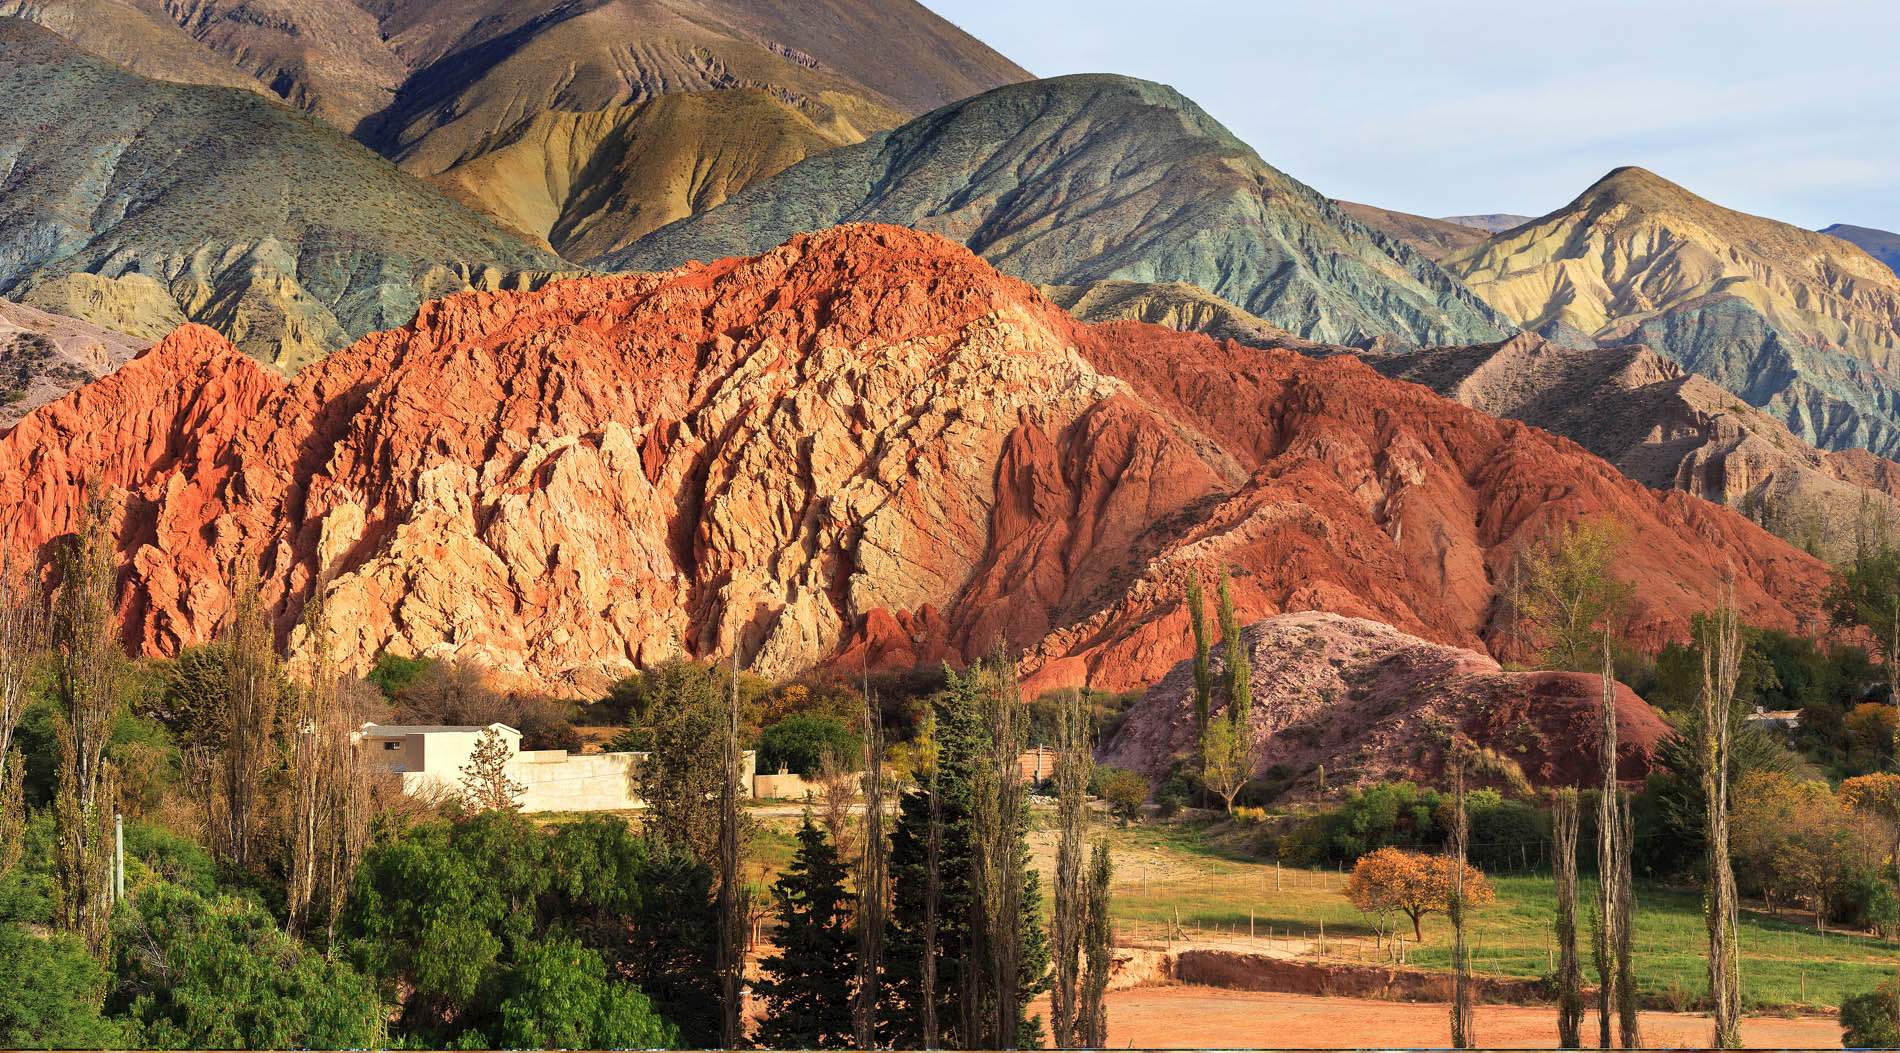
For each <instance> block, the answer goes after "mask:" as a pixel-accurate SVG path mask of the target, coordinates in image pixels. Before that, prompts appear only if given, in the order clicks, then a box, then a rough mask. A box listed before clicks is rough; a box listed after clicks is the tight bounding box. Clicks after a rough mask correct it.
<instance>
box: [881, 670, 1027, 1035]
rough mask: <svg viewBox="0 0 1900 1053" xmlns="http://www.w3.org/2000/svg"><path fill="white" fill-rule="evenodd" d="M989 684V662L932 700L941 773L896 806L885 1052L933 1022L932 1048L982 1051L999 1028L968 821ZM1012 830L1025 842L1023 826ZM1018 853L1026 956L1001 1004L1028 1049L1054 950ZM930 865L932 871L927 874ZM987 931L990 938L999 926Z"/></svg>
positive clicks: (984, 741)
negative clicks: (1011, 1013) (1010, 1007)
mask: <svg viewBox="0 0 1900 1053" xmlns="http://www.w3.org/2000/svg"><path fill="white" fill-rule="evenodd" d="M990 675H991V672H990V670H989V667H988V665H987V663H985V664H983V665H980V666H978V667H976V668H973V669H971V670H970V671H968V672H966V673H961V674H956V673H953V674H951V675H950V676H949V677H948V678H947V679H948V684H947V685H946V687H945V688H944V690H942V691H940V692H938V693H937V694H935V695H934V696H932V697H931V699H930V702H929V704H930V706H931V708H932V711H933V713H934V717H933V718H932V720H933V724H932V725H931V742H932V747H931V749H930V751H929V752H930V753H931V754H932V755H934V758H935V763H934V765H933V766H934V769H935V774H934V777H928V778H926V780H925V782H924V783H923V784H922V785H921V786H919V787H918V788H916V789H914V790H913V791H912V792H910V793H907V794H905V795H904V797H903V799H902V800H901V801H900V814H899V818H898V821H897V825H896V828H895V830H894V831H893V837H892V839H891V841H892V844H891V886H892V890H893V892H894V894H895V895H894V899H893V904H892V912H891V927H890V940H889V943H888V946H887V948H886V955H885V963H886V964H885V991H886V994H885V997H884V1000H883V1001H884V1004H883V1006H882V1007H881V1008H883V1010H884V1022H883V1031H884V1044H886V1045H891V1046H896V1047H899V1048H912V1047H917V1046H920V1045H923V1044H924V1041H923V1036H924V1032H925V1025H926V1024H927V1023H933V1024H934V1026H935V1028H936V1033H935V1039H936V1041H934V1042H932V1043H930V1045H932V1046H939V1047H941V1046H949V1047H952V1048H956V1047H964V1048H969V1047H975V1046H978V1045H980V1044H981V1043H982V1042H983V1037H982V1036H983V1033H984V1029H986V1028H988V1027H989V1026H990V1025H991V1024H992V1023H993V1020H994V1013H993V1007H986V1004H985V1001H984V998H985V995H986V994H987V993H988V992H990V991H994V990H996V989H997V988H996V987H995V986H994V985H993V984H992V982H991V981H990V980H989V979H988V978H987V977H986V976H985V975H984V970H985V969H986V968H987V966H986V964H985V955H984V954H982V953H979V951H978V949H977V948H978V946H979V944H978V940H979V934H978V932H977V915H978V912H979V910H981V909H982V908H981V907H980V906H979V904H978V901H977V898H976V890H975V878H976V875H977V873H978V871H977V868H976V866H975V864H974V856H975V840H976V833H975V824H974V820H973V814H972V813H973V805H974V797H975V790H974V782H975V780H976V776H977V770H978V768H979V766H980V765H983V764H985V763H986V759H989V760H993V759H994V753H993V747H992V746H991V745H990V743H989V741H988V740H989V736H990V728H989V724H988V721H987V720H986V719H984V714H985V712H986V710H985V705H986V703H985V702H984V700H983V699H982V698H981V697H980V693H981V692H985V691H988V690H990V689H991V688H990V686H989V685H988V684H986V682H985V679H986V678H987V677H988V676H990ZM933 783H934V785H935V787H936V790H937V793H936V794H935V795H934V798H935V806H934V808H933V803H932V800H933V795H932V794H931V793H930V792H929V789H930V787H931V786H932V785H933ZM933 815H934V816H935V818H934V819H933ZM1025 818H1026V817H1025ZM1016 825H1017V828H1018V830H1019V832H1020V833H1022V834H1024V835H1026V830H1024V828H1023V824H1022V822H1021V821H1019V822H1018V823H1017V824H1016ZM933 831H934V833H935V835H936V836H935V837H934V838H933V836H932V835H933ZM933 845H934V848H933ZM1017 851H1018V853H1019V854H1020V856H1021V861H1022V867H1023V869H1022V891H1021V893H1020V894H1019V896H1018V897H1017V913H1016V918H1017V924H1016V932H1017V938H1018V939H1019V940H1020V946H1021V956H1020V958H1019V960H1018V972H1017V985H1016V989H1015V996H1014V998H1013V999H1011V998H1010V997H1009V996H1008V994H1007V992H1005V994H1004V1000H1005V1002H1006V1004H1007V1003H1009V1002H1013V1003H1014V1007H1015V1018H1016V1020H1017V1028H1016V1034H1017V1036H1019V1039H1018V1040H1019V1041H1020V1042H1022V1043H1025V1044H1026V1043H1030V1042H1033V1041H1034V1040H1035V1039H1036V1036H1038V1035H1039V1034H1040V1033H1041V1030H1042V1025H1041V1022H1040V1020H1038V1019H1036V1018H1035V1017H1034V1016H1032V1014H1031V1008H1032V1006H1033V1005H1034V1003H1035V1000H1036V998H1037V996H1038V995H1040V994H1041V993H1042V991H1044V990H1046V989H1047V975H1048V970H1049V949H1048V942H1047V939H1046V938H1045V936H1044V930H1043V923H1042V917H1041V899H1042V897H1041V891H1040V884H1039V879H1038V876H1037V874H1036V872H1035V871H1034V870H1031V869H1028V867H1027V855H1028V845H1027V842H1026V839H1025V837H1019V839H1018V841H1017ZM933 856H934V857H935V858H936V865H935V866H931V865H930V861H931V858H932V857H933ZM933 874H934V875H936V877H935V879H934V881H933V879H932V876H931V875H933ZM933 892H934V895H932V893H933ZM933 903H934V904H935V905H936V909H935V911H934V912H933V911H932V910H931V905H932V904H933ZM933 915H934V916H933ZM933 922H934V924H933ZM989 931H990V932H991V933H994V932H995V931H996V927H994V926H992V927H991V928H990V930H989ZM926 934H929V935H933V936H934V940H931V941H930V942H928V943H926V942H925V936H926ZM929 969H934V970H935V975H934V977H933V978H931V981H932V982H931V983H930V984H928V985H926V984H925V980H926V978H927V970H929ZM926 991H928V992H929V996H927V995H926ZM927 997H928V1001H926V998H927Z"/></svg>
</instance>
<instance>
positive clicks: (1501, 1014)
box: [1108, 986, 1841, 1049]
mask: <svg viewBox="0 0 1900 1053" xmlns="http://www.w3.org/2000/svg"><path fill="white" fill-rule="evenodd" d="M1709 1026H1710V1025H1709V1019H1708V1018H1707V1017H1705V1016H1697V1015H1695V1014H1690V1013H1644V1014H1643V1037H1644V1039H1645V1040H1646V1041H1647V1043H1648V1044H1649V1046H1650V1047H1651V1048H1693V1047H1700V1046H1706V1045H1707V1044H1708V1041H1709ZM1473 1031H1474V1032H1475V1037H1476V1038H1477V1041H1478V1044H1479V1045H1480V1046H1482V1047H1486V1048H1506V1049H1526V1048H1543V1049H1548V1048H1550V1047H1551V1046H1552V1045H1554V1044H1555V1042H1556V1011H1555V1010H1553V1009H1548V1008H1541V1007H1535V1006H1511V1005H1481V1006H1478V1007H1477V1008H1476V1009H1475V1010H1474V1011H1473ZM1583 1031H1584V1036H1585V1038H1586V1039H1588V1038H1590V1037H1591V1036H1593V1035H1595V1033H1596V1018H1595V1017H1594V1016H1593V1015H1590V1016H1586V1017H1585V1018H1584V1026H1583ZM1742 1039H1743V1041H1744V1042H1746V1043H1747V1045H1748V1046H1749V1047H1750V1048H1809V1049H1812V1048H1824V1049H1838V1048H1840V1044H1841V1028H1840V1025H1839V1024H1837V1023H1835V1022H1834V1021H1833V1020H1831V1019H1828V1018H1826V1017H1750V1018H1749V1019H1747V1020H1746V1021H1744V1022H1743V1024H1742ZM1450 1041H1451V1030H1450V1023H1449V1021H1448V1008H1447V1007H1446V1006H1443V1005H1434V1004H1430V1003H1413V1002H1375V1001H1367V1000H1363V999H1357V998H1315V997H1312V996H1308V995H1290V994H1273V993H1268V992H1261V991H1229V990H1223V989H1220V988H1214V987H1188V986H1160V987H1131V988H1127V989H1125V990H1121V991H1111V992H1109V994H1108V1044H1109V1046H1110V1047H1113V1048H1117V1049H1120V1048H1128V1047H1135V1048H1144V1047H1146V1048H1169V1047H1172V1048H1177V1049H1179V1048H1201V1049H1220V1048H1232V1047H1240V1046H1251V1047H1262V1046H1273V1047H1286V1048H1316V1047H1317V1048H1325V1047H1339V1046H1353V1047H1360V1048H1365V1047H1406V1046H1412V1047H1416V1046H1438V1047H1443V1046H1446V1045H1448V1044H1449V1043H1450Z"/></svg>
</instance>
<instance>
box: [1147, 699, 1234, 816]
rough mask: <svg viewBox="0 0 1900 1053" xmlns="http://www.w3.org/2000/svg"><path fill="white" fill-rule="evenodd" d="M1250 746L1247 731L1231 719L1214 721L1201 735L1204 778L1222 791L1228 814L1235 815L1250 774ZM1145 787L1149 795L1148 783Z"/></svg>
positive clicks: (1210, 786) (1210, 787)
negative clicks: (1236, 802) (1237, 798)
mask: <svg viewBox="0 0 1900 1053" xmlns="http://www.w3.org/2000/svg"><path fill="white" fill-rule="evenodd" d="M1251 745H1252V744H1251V742H1249V741H1248V737H1247V733H1246V731H1245V730H1244V729H1242V728H1240V727H1237V726H1236V724H1235V722H1234V721H1231V720H1217V721H1215V722H1213V723H1212V724H1210V725H1208V728H1207V732H1206V733H1205V734H1203V735H1202V736H1201V781H1202V782H1203V783H1204V784H1206V786H1207V788H1208V789H1210V790H1213V791H1214V792H1215V793H1217V794H1220V798H1221V800H1222V801H1223V802H1224V803H1225V804H1226V805H1227V814H1228V815H1232V814H1234V798H1235V797H1237V796H1239V794H1240V791H1241V790H1242V789H1243V788H1245V787H1246V785H1247V778H1248V776H1249V775H1250V774H1251V772H1250V769H1251V767H1252V763H1253V757H1252V751H1251V749H1249V747H1250V746H1251ZM1143 790H1144V794H1143V795H1144V796H1146V793H1145V791H1146V787H1145V786H1144V787H1143Z"/></svg>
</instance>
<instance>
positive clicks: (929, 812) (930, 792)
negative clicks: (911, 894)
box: [891, 706, 943, 1049]
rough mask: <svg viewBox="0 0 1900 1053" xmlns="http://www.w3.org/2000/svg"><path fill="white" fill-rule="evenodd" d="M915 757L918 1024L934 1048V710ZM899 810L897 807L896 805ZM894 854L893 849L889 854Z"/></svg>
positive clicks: (939, 903) (938, 897) (937, 856)
mask: <svg viewBox="0 0 1900 1053" xmlns="http://www.w3.org/2000/svg"><path fill="white" fill-rule="evenodd" d="M919 746H920V748H919V751H918V752H919V755H920V761H921V763H922V765H923V768H924V773H923V774H924V779H925V784H924V787H923V794H924V800H925V819H924V882H923V895H924V906H923V922H922V925H921V927H920V930H919V933H918V942H919V945H920V953H919V955H918V959H919V961H918V969H917V973H918V1003H919V1004H918V1025H919V1034H920V1035H921V1036H922V1038H923V1043H922V1044H923V1048H925V1049H935V1048H936V1046H937V927H938V923H939V920H940V918H941V915H942V911H943V892H942V885H941V881H940V878H939V876H938V867H940V866H941V865H942V860H943V755H942V754H943V751H942V750H941V749H940V748H939V747H938V744H937V710H936V707H935V706H931V707H929V708H928V709H926V710H925V711H924V725H923V728H922V731H921V734H920V735H919ZM900 807H901V804H900ZM891 854H892V855H893V856H895V855H896V851H895V846H893V851H892V853H891Z"/></svg>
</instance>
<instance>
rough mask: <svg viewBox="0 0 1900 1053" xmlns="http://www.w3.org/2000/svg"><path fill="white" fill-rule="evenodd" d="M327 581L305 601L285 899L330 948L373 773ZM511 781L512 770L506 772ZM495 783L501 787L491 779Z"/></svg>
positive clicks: (298, 928)
mask: <svg viewBox="0 0 1900 1053" xmlns="http://www.w3.org/2000/svg"><path fill="white" fill-rule="evenodd" d="M324 585H325V583H324V582H323V581H322V580H321V579H320V580H319V581H318V583H317V585H316V586H315V588H314V589H313V590H312V593H311V596H310V598H309V599H308V600H306V601H305V602H304V613H303V633H304V639H303V644H304V647H305V650H306V651H307V654H308V658H307V663H306V668H305V670H304V674H305V675H304V678H303V682H302V683H301V684H299V685H298V686H297V689H296V692H295V701H296V708H295V710H294V713H295V716H294V719H293V720H292V722H291V727H290V731H291V734H292V736H293V739H292V747H291V785H292V793H291V800H290V853H289V855H290V859H289V873H288V875H287V878H286V881H285V891H284V898H285V900H286V903H285V908H286V911H287V913H288V919H287V921H286V928H287V929H288V930H289V932H290V933H291V935H293V936H295V935H298V934H301V933H305V932H309V931H311V930H313V929H315V928H317V927H318V926H319V925H320V926H321V927H322V929H323V932H324V946H325V947H330V946H331V943H332V939H333V937H334V936H335V930H336V920H337V918H338V916H339V915H341V914H342V912H343V901H344V899H345V898H346V897H347V896H348V894H349V882H350V878H351V876H352V875H353V874H355V872H356V864H357V861H358V860H359V859H361V858H362V854H363V847H364V845H365V844H366V843H367V842H368V840H369V819H370V816H369V811H370V800H369V798H370V792H371V778H372V773H371V769H370V764H369V760H368V758H366V757H365V756H364V755H363V749H362V745H361V741H360V737H359V736H358V734H357V729H358V728H359V727H361V725H362V719H361V718H362V717H363V714H362V713H361V712H360V711H359V709H358V708H357V706H356V705H354V704H353V703H352V702H351V701H350V699H351V698H353V697H355V696H345V695H343V694H341V693H340V692H338V690H337V681H338V677H337V672H336V667H335V665H334V664H333V663H332V661H331V638H330V624H329V620H328V618H327V616H326V614H325V608H324V598H323V590H324ZM503 778H506V775H505V774H504V775H503ZM490 788H491V789H493V788H495V787H494V785H493V784H492V783H491V785H490Z"/></svg>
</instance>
